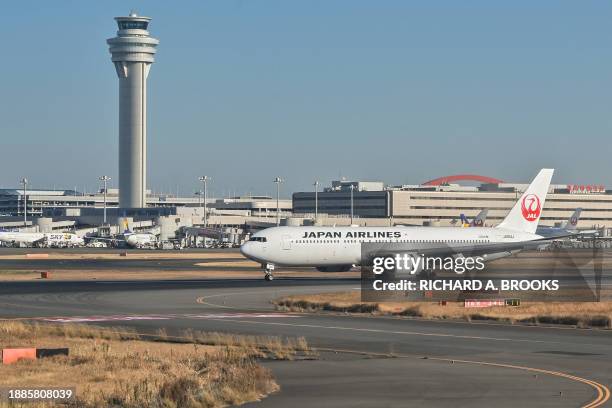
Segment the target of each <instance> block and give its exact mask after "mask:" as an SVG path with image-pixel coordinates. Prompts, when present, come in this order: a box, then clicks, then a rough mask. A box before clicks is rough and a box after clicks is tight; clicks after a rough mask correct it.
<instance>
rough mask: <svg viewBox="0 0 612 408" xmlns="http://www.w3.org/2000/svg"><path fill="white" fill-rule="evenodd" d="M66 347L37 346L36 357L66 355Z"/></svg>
mask: <svg viewBox="0 0 612 408" xmlns="http://www.w3.org/2000/svg"><path fill="white" fill-rule="evenodd" d="M67 355H68V348H37V349H36V358H45V357H53V356H67Z"/></svg>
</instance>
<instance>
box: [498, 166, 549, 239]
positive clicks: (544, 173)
mask: <svg viewBox="0 0 612 408" xmlns="http://www.w3.org/2000/svg"><path fill="white" fill-rule="evenodd" d="M554 171H555V170H554V169H542V170H540V172H539V173H538V175H537V176H536V177H535V178H534V179H533V181H532V182H531V184H530V185H529V187H527V189H526V190H525V192H524V193H523V195H522V196H521V198H520V199H519V200H518V201H517V202H516V203H515V204H514V207H512V209H511V210H510V212H509V213H508V215H507V216H506V218H504V220H503V221H502V222H501V223H500V224H499V225H498V226H497V227H498V228H506V229H511V230H515V231H521V232H529V233H532V234H534V233H535V232H536V229H537V227H538V222H539V221H540V216H541V215H542V210H543V208H544V201H545V200H546V194H548V188H549V186H550V180H551V179H552V176H553V173H554Z"/></svg>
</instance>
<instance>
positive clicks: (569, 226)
mask: <svg viewBox="0 0 612 408" xmlns="http://www.w3.org/2000/svg"><path fill="white" fill-rule="evenodd" d="M581 212H582V208H576V210H575V211H574V213H573V214H572V215H571V216H570V217H569V218H568V219H567V221H565V222H564V223H563V225H561V228H563V229H566V230H568V231H575V230H576V229H577V225H578V220H579V219H580V213H581Z"/></svg>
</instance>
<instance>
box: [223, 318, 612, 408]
mask: <svg viewBox="0 0 612 408" xmlns="http://www.w3.org/2000/svg"><path fill="white" fill-rule="evenodd" d="M211 320H216V319H211ZM226 321H227V320H226ZM229 321H233V322H237V323H249V324H264V325H275V326H294V327H310V328H323V329H332V330H349V331H365V332H380V333H391V334H407V335H419V336H439V337H458V338H468V339H478V340H494V341H516V340H514V339H504V338H494V337H481V336H458V335H452V334H441V333H422V332H406V331H391V330H381V329H365V328H358V327H342V326H321V325H311V324H291V323H280V322H259V321H248V320H229ZM524 341H528V340H524ZM537 342H539V341H537ZM325 350H330V351H334V349H325ZM337 351H339V352H348V351H347V350H337ZM353 352H355V353H359V351H357V350H356V351H353ZM361 353H362V354H364V353H367V352H361ZM374 355H380V356H382V355H384V354H382V353H376V354H374ZM394 356H396V357H408V356H405V355H401V354H397V355H395V354H394ZM428 359H429V360H439V361H448V362H451V361H452V362H456V363H463V364H478V365H486V366H492V367H504V368H512V369H517V370H525V371H532V372H539V373H542V374H548V375H554V376H558V377H563V378H567V379H570V380H573V381H578V382H582V383H584V384H587V385H589V386H591V387H593V388H594V389H595V390H596V391H597V398H596V399H595V400H593V401H591V402H590V403H588V404H587V405H584V406H583V407H582V408H596V407H599V406H601V405H603V404H604V403H606V402H607V401H608V400H609V399H610V389H609V388H608V387H607V386H605V385H603V384H600V383H598V382H596V381H593V380H589V379H586V378H582V377H578V376H573V375H570V374H567V373H563V372H560V371H551V370H546V369H541V368H535V367H527V366H517V365H511V364H503V363H492V362H486V361H471V360H455V359H447V358H436V357H428Z"/></svg>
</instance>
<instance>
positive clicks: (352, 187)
mask: <svg viewBox="0 0 612 408" xmlns="http://www.w3.org/2000/svg"><path fill="white" fill-rule="evenodd" d="M349 188H350V189H351V225H353V216H354V212H353V208H354V206H353V190H355V186H354V185H353V184H351V186H350V187H349Z"/></svg>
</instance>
